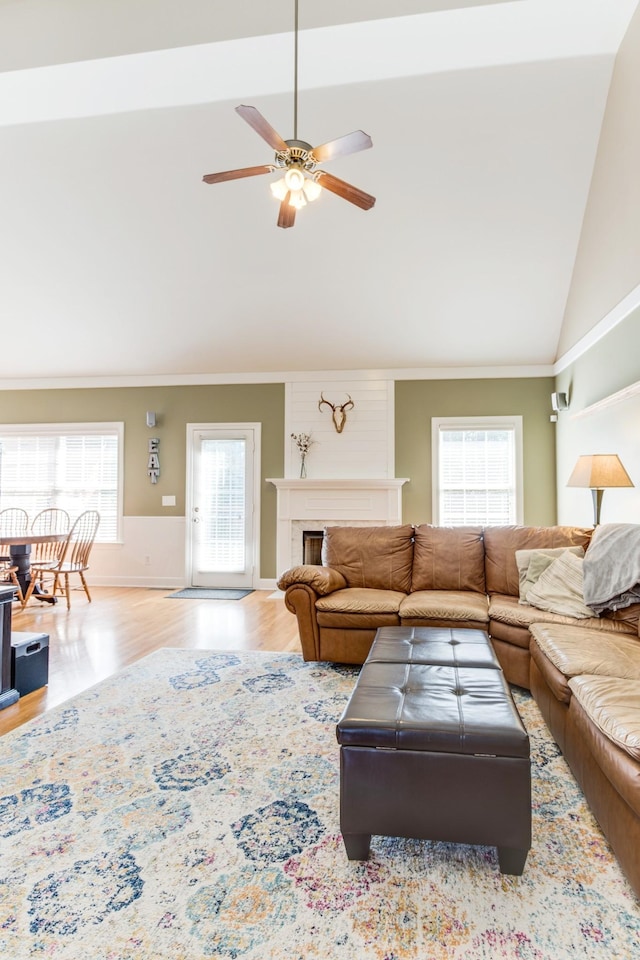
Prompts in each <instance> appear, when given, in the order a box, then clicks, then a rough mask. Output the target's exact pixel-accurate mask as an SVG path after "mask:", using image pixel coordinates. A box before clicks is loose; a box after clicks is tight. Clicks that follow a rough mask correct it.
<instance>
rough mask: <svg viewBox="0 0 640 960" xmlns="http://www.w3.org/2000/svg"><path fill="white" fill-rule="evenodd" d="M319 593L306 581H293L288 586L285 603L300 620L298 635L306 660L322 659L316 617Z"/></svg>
mask: <svg viewBox="0 0 640 960" xmlns="http://www.w3.org/2000/svg"><path fill="white" fill-rule="evenodd" d="M317 599H318V594H317V593H316V592H315V590H312V589H311V587H310V586H308V584H306V583H293V584H292V585H291V586H290V587H287V589H286V593H285V595H284V603H285V606H286V608H287V610H288V611H289V612H290V613H293V614H294V615H295V617H296V620H297V621H298V635H299V637H300V646H301V647H302V656H303V658H304V659H305V660H319V659H320V631H319V628H318V619H317V617H316V600H317Z"/></svg>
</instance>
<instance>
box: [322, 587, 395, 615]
mask: <svg viewBox="0 0 640 960" xmlns="http://www.w3.org/2000/svg"><path fill="white" fill-rule="evenodd" d="M405 596H406V594H404V593H400V592H399V591H395V590H373V589H371V588H363V587H347V589H346V590H335V591H334V592H333V593H329V594H327V596H325V597H318V599H317V600H316V610H317V611H318V612H322V613H329V612H331V613H345V614H349V613H398V612H399V610H400V604H401V603H402V601H403V600H404V599H405Z"/></svg>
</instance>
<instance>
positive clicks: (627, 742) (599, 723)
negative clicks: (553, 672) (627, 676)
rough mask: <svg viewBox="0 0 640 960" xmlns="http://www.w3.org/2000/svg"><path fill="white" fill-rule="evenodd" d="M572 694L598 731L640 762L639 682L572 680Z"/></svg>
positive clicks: (575, 678) (583, 677)
mask: <svg viewBox="0 0 640 960" xmlns="http://www.w3.org/2000/svg"><path fill="white" fill-rule="evenodd" d="M569 686H570V687H571V692H572V694H573V696H574V697H575V698H576V700H577V701H578V703H579V704H580V706H581V707H582V709H583V710H584V712H585V713H586V714H587V716H588V717H589V719H590V720H591V721H592V722H593V723H594V724H595V725H596V727H598V729H599V730H600V731H601V732H602V733H603V734H604V735H605V736H606V737H608V738H609V740H612V741H613V743H615V744H616V746H618V747H620V749H621V750H624V751H625V753H628V754H629V755H630V756H631V757H633V758H634V759H635V760H640V682H638V681H637V680H624V679H621V678H619V677H592V676H579V677H573V678H572V679H571V680H570V681H569Z"/></svg>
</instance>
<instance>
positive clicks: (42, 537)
mask: <svg viewBox="0 0 640 960" xmlns="http://www.w3.org/2000/svg"><path fill="white" fill-rule="evenodd" d="M68 536H69V534H68V533H17V534H14V535H13V536H11V537H8V536H5V535H4V534H2V533H0V544H1V545H2V546H4V547H9V554H10V556H11V563H12V564H13V565H14V566H15V567H17V570H16V576H17V578H18V583H19V584H20V587H21V589H22V595H23V596H24V595H25V594H26V592H27V589H28V587H29V582H30V580H31V547H32V546H33V544H34V543H60V541H62V540H66V539H67V537H68ZM32 596H33V597H37V599H38V600H43V601H45V602H46V603H57V602H58V598H57V597H54V596H52V595H51V594H50V593H44V592H43V591H41V590H40V589H39V588H38V587H36V588H35V590H34V591H33V593H32Z"/></svg>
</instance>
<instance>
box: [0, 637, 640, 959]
mask: <svg viewBox="0 0 640 960" xmlns="http://www.w3.org/2000/svg"><path fill="white" fill-rule="evenodd" d="M355 673H356V671H355V669H352V668H344V667H343V668H340V667H331V666H328V665H320V664H305V663H304V662H303V661H302V659H301V658H300V657H298V656H295V655H289V654H265V653H242V654H240V655H236V654H224V653H209V652H203V651H199V652H198V651H185V650H162V651H159V652H157V653H154V654H152V655H151V656H150V657H147V658H146V659H144V660H142V661H140V662H139V663H138V664H136V665H134V666H133V667H131V668H129V669H127V670H126V671H124V672H122V673H120V674H119V675H116V676H114V677H112V678H110V679H109V680H106V681H104V682H103V683H100V684H98V685H97V686H96V687H94V688H92V689H91V690H89V691H87V692H85V693H84V694H82V695H80V696H78V697H75V698H74V699H72V700H70V701H68V702H67V703H66V704H63V705H61V706H60V707H57V708H56V709H54V710H51V711H50V712H49V713H47V714H45V715H43V716H42V717H39V718H37V719H35V720H33V721H31V722H30V723H28V724H27V725H26V726H24V727H22V728H20V729H18V730H16V731H14V732H12V733H10V734H7V735H6V736H4V737H2V738H1V739H0V784H1V786H0V955H1V956H2V957H7V958H11V960H23V958H25V960H26V958H34V957H54V958H56V960H80V958H91V960H200V958H206V957H221V958H243V960H284V958H286V960H362V958H366V960H409V958H410V960H452V958H454V960H455V958H460V960H462V958H464V960H481V958H482V960H485V958H486V960H489V958H491V960H496V958H513V960H565V958H566V960H575V958H587V960H591V958H602V960H604V958H606V960H611V958H621V960H622V958H625V960H628V958H631V957H634V956H640V907H639V905H638V902H637V900H636V899H635V898H634V897H633V895H632V893H631V892H630V890H629V887H628V886H627V884H626V882H625V881H624V879H623V877H622V875H621V873H620V871H619V869H618V867H617V864H616V862H615V860H614V859H613V857H612V855H611V854H610V852H609V850H608V847H607V845H606V843H605V841H604V840H603V838H602V835H601V834H600V832H599V830H598V828H597V827H596V825H595V823H594V821H593V819H592V817H591V815H590V813H589V811H588V808H587V807H586V804H585V802H584V800H583V798H582V796H581V793H580V791H579V790H578V788H577V787H576V785H575V783H574V781H573V779H572V778H571V776H570V774H569V773H568V770H567V767H566V766H565V763H564V761H563V760H562V758H561V757H559V756H558V751H557V749H556V747H555V745H554V744H553V743H552V742H551V740H550V738H549V736H548V734H547V733H546V728H545V727H544V724H543V721H542V720H541V718H540V715H539V713H538V711H537V708H536V706H535V704H534V702H533V701H532V700H531V698H530V697H528V696H525V695H524V694H518V697H517V699H518V705H519V708H520V710H521V712H522V716H523V719H524V721H525V724H526V726H527V728H528V730H529V733H530V735H531V739H532V752H533V776H534V780H533V796H534V811H533V812H534V821H533V828H534V846H533V849H532V850H531V852H530V854H529V858H528V861H527V865H526V867H525V872H524V875H523V876H522V877H520V878H517V877H509V876H502V875H501V874H500V873H499V872H498V868H497V859H496V854H495V850H494V849H493V848H489V847H471V846H462V845H460V846H456V845H452V844H445V843H427V842H422V841H410V840H398V839H390V838H381V837H374V838H373V842H372V856H371V859H370V860H369V861H368V862H366V863H361V864H359V863H350V862H349V861H348V860H347V858H346V855H345V852H344V848H343V845H342V840H341V837H340V833H339V825H338V786H339V766H338V747H337V743H336V739H335V723H336V721H337V719H338V717H339V715H340V713H341V711H342V707H343V705H344V703H345V701H346V698H347V697H348V694H349V692H350V690H351V688H352V686H353V682H354V676H355ZM389 788H390V789H393V785H392V784H390V785H389Z"/></svg>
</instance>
